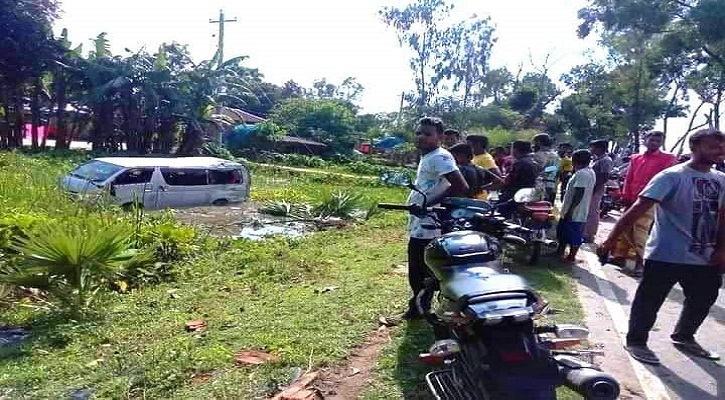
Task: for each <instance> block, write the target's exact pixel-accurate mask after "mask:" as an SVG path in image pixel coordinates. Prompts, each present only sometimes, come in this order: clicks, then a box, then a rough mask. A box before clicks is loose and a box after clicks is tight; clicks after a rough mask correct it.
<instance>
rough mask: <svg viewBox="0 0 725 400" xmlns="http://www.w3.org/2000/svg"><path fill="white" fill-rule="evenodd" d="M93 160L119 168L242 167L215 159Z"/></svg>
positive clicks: (132, 158)
mask: <svg viewBox="0 0 725 400" xmlns="http://www.w3.org/2000/svg"><path fill="white" fill-rule="evenodd" d="M94 160H97V161H103V162H107V163H109V164H114V165H118V166H120V167H176V168H209V167H221V168H231V167H240V166H242V164H240V163H238V162H234V161H229V160H224V159H221V158H216V157H102V158H95V159H94Z"/></svg>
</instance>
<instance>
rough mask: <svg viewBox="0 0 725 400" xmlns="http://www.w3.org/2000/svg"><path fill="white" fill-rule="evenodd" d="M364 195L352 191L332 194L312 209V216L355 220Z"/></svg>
mask: <svg viewBox="0 0 725 400" xmlns="http://www.w3.org/2000/svg"><path fill="white" fill-rule="evenodd" d="M361 201H362V195H361V194H358V193H354V192H352V191H350V190H344V191H343V190H340V191H337V192H334V193H331V194H330V195H329V196H328V197H327V198H325V199H323V200H322V202H321V203H320V204H318V205H316V206H315V207H314V208H313V209H312V214H313V215H316V216H318V217H320V218H329V217H337V218H342V219H354V218H355V213H356V212H357V211H358V209H359V208H360V206H361Z"/></svg>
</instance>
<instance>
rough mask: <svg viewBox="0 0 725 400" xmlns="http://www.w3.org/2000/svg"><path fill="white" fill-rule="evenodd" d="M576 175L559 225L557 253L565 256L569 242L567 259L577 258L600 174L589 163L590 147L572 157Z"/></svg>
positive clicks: (570, 186) (557, 229)
mask: <svg viewBox="0 0 725 400" xmlns="http://www.w3.org/2000/svg"><path fill="white" fill-rule="evenodd" d="M571 159H572V164H573V167H574V171H575V172H574V175H573V176H572V177H571V180H569V181H568V182H567V187H566V195H564V200H563V202H562V205H561V219H560V220H559V224H558V225H557V227H556V236H557V239H558V241H559V248H558V249H557V251H556V252H557V254H558V255H559V256H561V257H563V256H564V252H565V251H566V247H567V246H569V255H568V256H567V257H566V260H567V261H569V262H574V261H575V260H576V254H577V252H578V251H579V246H581V244H582V231H583V230H584V224H585V223H586V222H587V213H589V202H590V201H592V192H593V191H594V183H595V182H596V179H597V178H596V177H595V175H594V172H593V171H592V169H591V168H589V163H590V162H591V161H592V156H591V154H590V153H589V152H588V151H586V150H577V151H575V152H574V154H573V155H572V157H571Z"/></svg>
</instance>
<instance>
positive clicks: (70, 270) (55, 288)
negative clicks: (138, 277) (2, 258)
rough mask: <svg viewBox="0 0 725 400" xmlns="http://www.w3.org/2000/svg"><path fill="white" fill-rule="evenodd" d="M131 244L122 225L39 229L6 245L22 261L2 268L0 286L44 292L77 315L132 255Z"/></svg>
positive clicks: (92, 223) (88, 222)
mask: <svg viewBox="0 0 725 400" xmlns="http://www.w3.org/2000/svg"><path fill="white" fill-rule="evenodd" d="M130 245H131V229H130V227H128V226H127V225H123V224H115V225H110V226H108V225H106V224H104V223H100V222H98V221H95V220H93V219H83V220H81V219H79V220H76V221H72V222H70V223H67V224H63V225H56V224H53V225H44V226H42V227H40V228H39V229H38V230H37V231H36V232H33V233H30V234H29V235H28V237H27V238H18V239H16V241H15V243H14V244H13V245H12V246H11V247H12V248H13V249H14V250H15V251H17V252H18V253H19V254H20V255H21V256H22V261H23V262H22V263H20V264H19V265H17V266H12V265H6V266H4V267H3V268H2V271H0V282H2V283H6V284H12V285H19V286H28V287H34V288H38V289H42V290H47V291H48V292H49V293H50V294H51V296H52V298H53V299H57V300H58V301H59V302H60V304H61V306H63V307H64V308H67V309H69V310H70V311H71V313H72V315H73V316H75V317H78V316H80V315H81V313H82V312H83V311H84V310H85V309H87V308H88V307H90V306H91V304H92V303H93V300H94V299H95V297H96V294H97V293H98V292H99V290H101V289H102V288H103V287H104V286H107V285H108V284H109V283H110V282H112V281H113V280H114V279H115V278H117V277H118V275H119V273H120V272H121V271H122V269H123V267H124V264H125V263H127V262H129V261H130V260H131V259H133V258H134V256H136V254H137V253H136V251H135V250H134V249H132V248H131V246H130Z"/></svg>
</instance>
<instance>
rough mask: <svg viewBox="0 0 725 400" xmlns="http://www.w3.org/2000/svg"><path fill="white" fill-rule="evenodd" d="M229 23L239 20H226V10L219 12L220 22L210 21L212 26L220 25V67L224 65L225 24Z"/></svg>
mask: <svg viewBox="0 0 725 400" xmlns="http://www.w3.org/2000/svg"><path fill="white" fill-rule="evenodd" d="M227 22H237V19H236V18H234V19H224V10H219V20H218V21H214V20H213V19H210V20H209V23H210V24H219V50H218V51H219V54H218V55H219V67H221V66H222V64H224V24H225V23H227Z"/></svg>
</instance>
